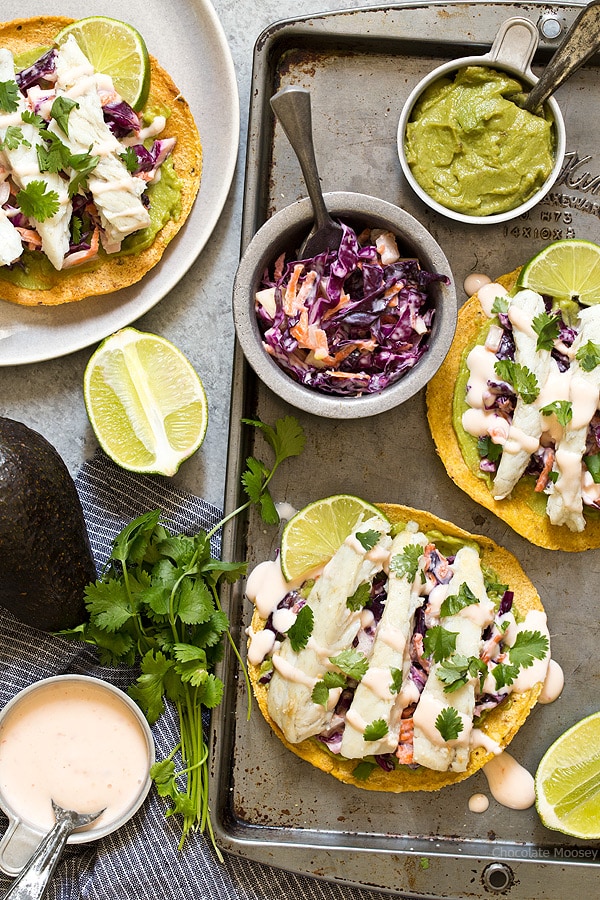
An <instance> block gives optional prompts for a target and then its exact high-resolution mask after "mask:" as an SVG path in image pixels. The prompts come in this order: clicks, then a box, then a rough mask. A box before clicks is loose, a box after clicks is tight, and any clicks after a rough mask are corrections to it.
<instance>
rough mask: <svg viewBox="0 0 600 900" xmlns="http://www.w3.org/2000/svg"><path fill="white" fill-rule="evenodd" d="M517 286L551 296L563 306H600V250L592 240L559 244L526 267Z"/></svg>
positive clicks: (534, 258)
mask: <svg viewBox="0 0 600 900" xmlns="http://www.w3.org/2000/svg"><path fill="white" fill-rule="evenodd" d="M517 287H519V288H531V290H533V291H537V292H538V294H548V295H549V296H550V297H553V298H554V300H555V301H556V302H557V303H558V304H559V305H560V304H563V303H568V302H570V301H578V302H579V303H581V304H582V305H583V306H592V305H593V304H595V303H600V247H599V246H598V244H593V243H592V242H591V241H581V240H574V239H573V240H565V241H555V242H554V243H553V244H549V245H548V246H547V247H545V248H544V250H541V251H540V252H539V253H538V254H536V256H534V257H533V259H530V260H529V262H528V263H527V264H526V265H525V266H523V268H522V269H521V273H520V275H519V279H518V281H517Z"/></svg>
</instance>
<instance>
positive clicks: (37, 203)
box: [15, 179, 60, 222]
mask: <svg viewBox="0 0 600 900" xmlns="http://www.w3.org/2000/svg"><path fill="white" fill-rule="evenodd" d="M15 202H16V204H17V206H18V207H19V209H20V210H21V212H22V213H23V215H24V216H27V218H28V219H36V220H37V221H38V222H45V221H46V219H51V218H52V216H53V215H55V214H56V213H57V212H58V209H59V207H60V202H59V199H58V194H57V193H56V191H53V190H50V188H49V187H48V185H47V183H46V182H45V181H43V180H42V179H36V180H34V181H30V182H29V184H28V185H27V187H24V188H21V190H20V191H19V192H18V193H17V196H16V197H15Z"/></svg>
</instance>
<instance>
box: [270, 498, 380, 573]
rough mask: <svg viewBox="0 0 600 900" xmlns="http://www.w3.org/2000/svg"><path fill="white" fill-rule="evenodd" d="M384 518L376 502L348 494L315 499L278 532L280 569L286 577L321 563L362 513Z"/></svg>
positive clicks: (340, 544)
mask: <svg viewBox="0 0 600 900" xmlns="http://www.w3.org/2000/svg"><path fill="white" fill-rule="evenodd" d="M372 516H379V518H380V519H384V520H385V519H386V517H385V516H384V515H383V513H381V512H380V511H379V510H378V509H377V507H376V506H373V504H372V503H367V502H366V500H361V499H360V497H353V496H351V495H350V494H336V495H334V496H333V497H326V498H325V499H324V500H315V502H314V503H310V504H309V505H308V506H305V507H304V509H301V510H300V512H297V513H296V515H295V516H293V518H291V519H290V521H289V522H288V523H287V525H286V526H285V528H284V529H283V534H282V536H281V570H282V572H283V574H284V577H285V578H286V580H287V581H291V580H292V579H296V578H299V577H300V576H302V575H305V574H308V573H309V572H311V571H312V570H313V569H316V568H318V567H320V566H322V565H324V564H325V563H326V562H328V560H330V559H331V557H332V556H333V554H334V553H335V552H336V551H337V550H339V548H340V547H341V546H342V544H343V543H344V541H345V540H346V538H347V537H348V535H349V534H351V532H352V530H353V528H354V527H355V525H356V523H357V522H358V521H359V519H360V518H361V517H362V518H363V519H370V518H371V517H372Z"/></svg>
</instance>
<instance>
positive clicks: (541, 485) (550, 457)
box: [534, 447, 555, 494]
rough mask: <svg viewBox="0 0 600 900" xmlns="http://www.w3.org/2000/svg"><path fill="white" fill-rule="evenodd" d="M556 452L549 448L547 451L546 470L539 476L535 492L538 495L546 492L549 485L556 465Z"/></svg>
mask: <svg viewBox="0 0 600 900" xmlns="http://www.w3.org/2000/svg"><path fill="white" fill-rule="evenodd" d="M554 455H555V454H554V450H552V448H551V447H550V448H548V450H547V451H546V462H545V463H544V468H543V469H542V471H541V472H540V474H539V476H538V480H537V481H536V483H535V488H534V491H536V492H537V493H538V494H541V492H542V491H543V490H545V488H546V485H547V484H548V480H549V478H550V472H551V471H552V466H553V465H554Z"/></svg>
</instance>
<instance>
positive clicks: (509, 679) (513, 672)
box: [492, 663, 519, 691]
mask: <svg viewBox="0 0 600 900" xmlns="http://www.w3.org/2000/svg"><path fill="white" fill-rule="evenodd" d="M492 675H493V676H494V680H495V682H496V690H497V691H500V690H502V688H503V687H508V685H510V684H512V683H513V681H514V680H515V679H516V678H517V677H518V675H519V667H518V666H514V665H512V664H511V663H498V665H496V666H494V668H493V669H492Z"/></svg>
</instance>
